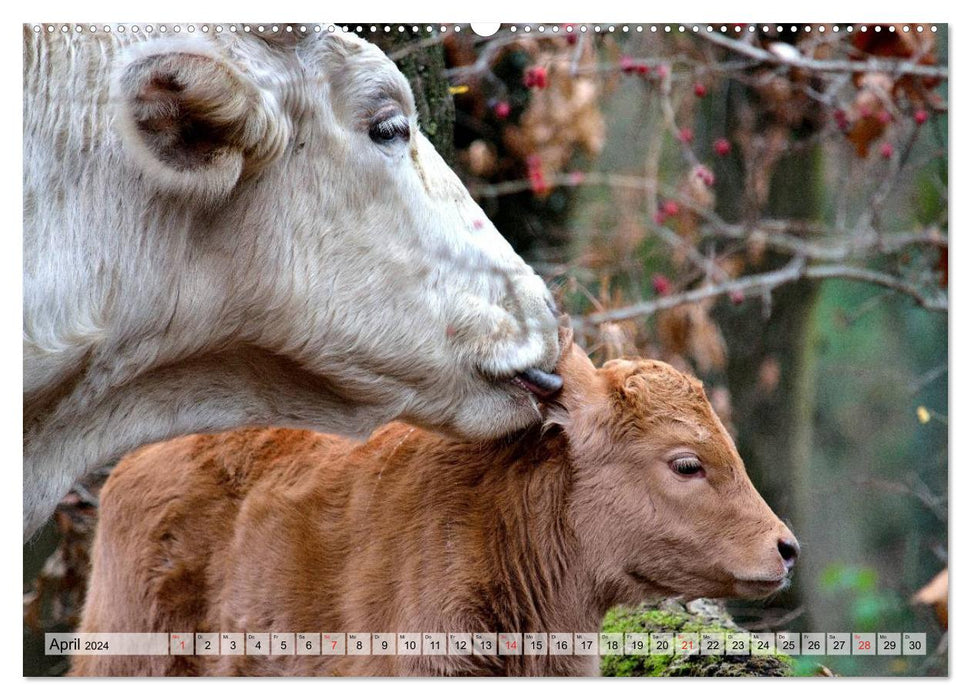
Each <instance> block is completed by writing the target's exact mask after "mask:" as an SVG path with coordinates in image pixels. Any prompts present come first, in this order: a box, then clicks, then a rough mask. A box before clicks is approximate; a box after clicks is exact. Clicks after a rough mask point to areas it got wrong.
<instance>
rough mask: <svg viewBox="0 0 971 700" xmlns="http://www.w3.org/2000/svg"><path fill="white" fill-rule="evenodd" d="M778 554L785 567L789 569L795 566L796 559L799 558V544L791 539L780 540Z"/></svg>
mask: <svg viewBox="0 0 971 700" xmlns="http://www.w3.org/2000/svg"><path fill="white" fill-rule="evenodd" d="M779 554H780V555H782V560H783V561H784V562H785V563H786V567H787V568H790V569H791V568H792V567H793V566H795V565H796V559H798V558H799V543H798V542H796V540H795V539H794V538H792V537H783V538H781V539H780V540H779Z"/></svg>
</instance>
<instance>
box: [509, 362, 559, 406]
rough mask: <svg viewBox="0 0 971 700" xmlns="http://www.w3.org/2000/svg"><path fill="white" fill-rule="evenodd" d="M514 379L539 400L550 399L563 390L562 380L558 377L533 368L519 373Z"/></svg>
mask: <svg viewBox="0 0 971 700" xmlns="http://www.w3.org/2000/svg"><path fill="white" fill-rule="evenodd" d="M516 379H518V380H519V381H520V382H522V384H523V386H525V387H526V388H527V389H529V390H530V391H531V392H533V393H534V394H536V395H537V396H538V397H540V398H541V399H548V398H551V397H552V396H554V395H555V394H556V392H558V391H559V390H560V389H562V388H563V379H562V378H561V377H560V376H559V375H557V374H550V373H549V372H544V371H543V370H541V369H536V368H535V367H533V368H532V369H527V370H526V371H525V372H520V373H519V374H517V375H516Z"/></svg>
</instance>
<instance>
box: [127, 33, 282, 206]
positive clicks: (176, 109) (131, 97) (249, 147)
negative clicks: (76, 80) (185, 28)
mask: <svg viewBox="0 0 971 700" xmlns="http://www.w3.org/2000/svg"><path fill="white" fill-rule="evenodd" d="M112 100H113V102H114V104H115V105H116V108H117V111H116V122H117V124H118V127H119V129H120V133H121V138H122V141H123V143H124V145H125V148H126V150H127V151H128V152H129V154H130V155H131V156H132V157H133V158H134V160H135V162H136V164H137V165H138V167H139V168H140V169H141V170H142V171H143V172H144V173H145V174H146V176H147V177H149V178H150V179H151V180H152V181H153V182H154V183H155V184H156V186H158V187H159V188H160V189H162V190H165V191H167V192H170V193H172V194H178V195H182V196H192V197H199V198H201V199H203V200H207V201H210V202H211V201H218V200H219V199H222V198H224V197H225V196H226V195H228V194H229V193H230V192H231V191H232V190H233V188H235V187H236V185H237V184H238V183H239V182H240V180H241V179H243V178H245V177H247V176H250V175H252V174H254V173H256V172H258V171H259V170H260V169H261V168H263V167H264V166H265V165H267V164H268V163H269V162H271V161H272V160H273V159H275V158H276V157H277V156H278V155H279V154H280V153H282V151H283V147H284V145H285V143H286V141H287V138H288V136H289V128H288V125H287V122H286V120H285V118H284V116H283V114H282V110H280V109H279V107H278V105H277V103H276V100H275V98H274V97H273V95H271V94H270V93H268V92H267V91H265V90H263V89H261V88H260V87H259V86H257V85H256V84H255V83H254V82H253V81H252V80H251V79H250V78H249V77H247V76H246V75H244V74H243V73H242V72H240V71H239V70H238V69H237V68H235V67H234V66H233V65H232V64H231V63H230V62H229V61H228V60H227V59H226V58H225V57H222V56H220V55H219V54H218V53H216V51H215V49H214V47H209V46H207V45H204V44H194V43H193V42H190V41H176V42H171V43H167V42H164V41H158V42H151V43H149V44H144V45H142V46H140V47H135V48H133V49H132V51H131V52H130V53H128V54H126V55H125V56H124V58H123V61H122V65H121V66H120V67H119V69H118V70H117V71H116V73H115V78H114V80H113V81H112Z"/></svg>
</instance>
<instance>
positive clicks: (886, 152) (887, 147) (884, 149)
mask: <svg viewBox="0 0 971 700" xmlns="http://www.w3.org/2000/svg"><path fill="white" fill-rule="evenodd" d="M880 155H881V156H883V157H884V158H889V157H890V156H892V155H893V144H890V143H885V144H883V145H882V146H880Z"/></svg>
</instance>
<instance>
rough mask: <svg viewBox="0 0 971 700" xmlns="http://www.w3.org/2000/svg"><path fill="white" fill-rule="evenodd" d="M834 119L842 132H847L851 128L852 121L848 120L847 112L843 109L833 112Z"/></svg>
mask: <svg viewBox="0 0 971 700" xmlns="http://www.w3.org/2000/svg"><path fill="white" fill-rule="evenodd" d="M833 119H834V120H835V121H836V126H837V128H838V129H839V130H840V131H846V130H847V128H849V126H850V120H849V119H847V118H846V112H844V111H843V110H842V109H838V110H836V111H835V112H833Z"/></svg>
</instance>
